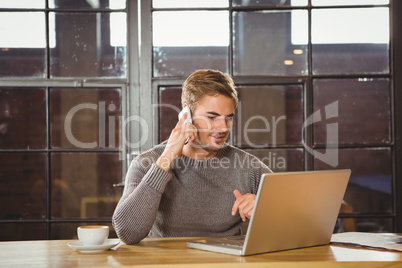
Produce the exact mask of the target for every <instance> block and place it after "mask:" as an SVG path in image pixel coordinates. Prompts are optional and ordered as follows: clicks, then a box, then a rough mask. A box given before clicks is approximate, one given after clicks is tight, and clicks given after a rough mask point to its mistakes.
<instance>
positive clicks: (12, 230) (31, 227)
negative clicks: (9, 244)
mask: <svg viewBox="0 0 402 268" xmlns="http://www.w3.org/2000/svg"><path fill="white" fill-rule="evenodd" d="M0 230H1V232H0V241H18V240H20V241H21V240H22V241H25V240H46V223H31V222H30V223H0ZM3 262H4V261H3Z"/></svg>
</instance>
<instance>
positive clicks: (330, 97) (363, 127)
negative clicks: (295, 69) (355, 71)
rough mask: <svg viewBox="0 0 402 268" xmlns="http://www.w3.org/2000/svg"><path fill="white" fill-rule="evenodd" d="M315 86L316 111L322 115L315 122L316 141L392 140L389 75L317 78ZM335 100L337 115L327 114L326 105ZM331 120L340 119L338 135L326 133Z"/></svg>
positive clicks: (387, 141) (383, 141) (342, 142)
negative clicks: (355, 77) (320, 118)
mask: <svg viewBox="0 0 402 268" xmlns="http://www.w3.org/2000/svg"><path fill="white" fill-rule="evenodd" d="M313 88H314V89H313V90H314V111H318V113H320V112H321V114H322V116H323V118H322V120H319V121H317V122H316V123H315V124H314V125H313V127H314V144H316V145H323V144H337V143H339V144H390V143H391V109H390V107H391V96H390V92H391V90H390V81H389V80H388V79H385V78H359V79H316V80H314V81H313ZM334 103H335V104H336V107H335V108H336V109H337V111H334V112H335V113H334V115H331V114H325V113H324V111H325V109H326V108H327V107H330V106H331V104H334ZM319 110H321V111H319ZM331 123H339V127H338V130H339V132H338V136H336V135H331V136H330V135H327V134H328V131H327V129H330V128H328V127H330V124H331ZM332 134H333V133H332ZM331 137H332V138H331Z"/></svg>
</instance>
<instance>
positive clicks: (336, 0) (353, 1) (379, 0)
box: [311, 0, 389, 6]
mask: <svg viewBox="0 0 402 268" xmlns="http://www.w3.org/2000/svg"><path fill="white" fill-rule="evenodd" d="M311 3H312V5H313V6H348V5H386V4H389V0H312V1H311Z"/></svg>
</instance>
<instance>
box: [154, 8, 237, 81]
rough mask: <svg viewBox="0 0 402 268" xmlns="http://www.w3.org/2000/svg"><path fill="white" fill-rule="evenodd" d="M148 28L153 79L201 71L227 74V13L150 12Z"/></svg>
mask: <svg viewBox="0 0 402 268" xmlns="http://www.w3.org/2000/svg"><path fill="white" fill-rule="evenodd" d="M183 22H185V23H183ZM152 27H153V66H154V68H153V71H154V76H187V75H189V74H190V73H192V72H193V71H195V70H196V69H204V68H210V69H218V70H221V71H223V72H227V71H228V51H229V50H228V49H229V13H228V12H227V11H163V12H154V13H153V25H152Z"/></svg>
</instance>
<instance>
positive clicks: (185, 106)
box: [179, 104, 193, 145]
mask: <svg viewBox="0 0 402 268" xmlns="http://www.w3.org/2000/svg"><path fill="white" fill-rule="evenodd" d="M185 113H187V117H186V120H184V124H185V123H187V122H190V123H191V124H192V123H193V119H192V118H191V111H190V108H189V107H188V105H187V104H185V105H184V108H183V110H181V112H180V113H179V120H180V119H181V118H182V117H183V115H184V114H185ZM188 140H189V139H187V140H186V142H185V143H184V145H186V144H187V143H188Z"/></svg>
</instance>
